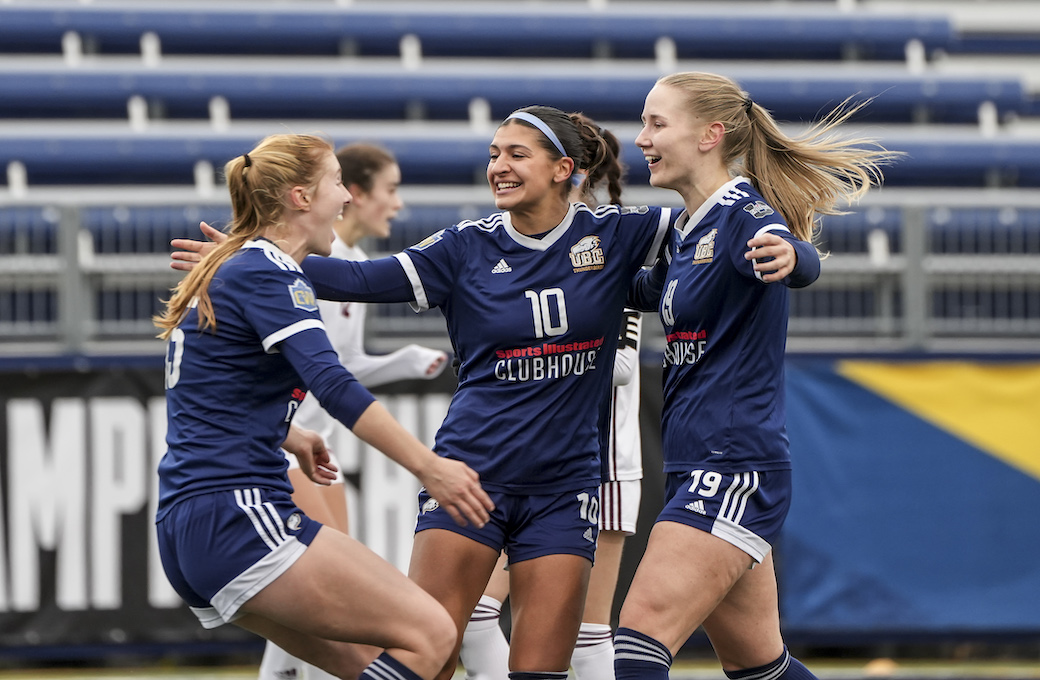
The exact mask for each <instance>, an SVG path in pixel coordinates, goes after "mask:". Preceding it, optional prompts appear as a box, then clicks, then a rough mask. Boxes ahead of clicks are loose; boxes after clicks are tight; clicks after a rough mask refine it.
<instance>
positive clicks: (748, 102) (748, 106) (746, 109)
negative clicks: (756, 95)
mask: <svg viewBox="0 0 1040 680" xmlns="http://www.w3.org/2000/svg"><path fill="white" fill-rule="evenodd" d="M754 103H755V102H753V101H751V97H744V113H751V107H752V106H753V105H754Z"/></svg>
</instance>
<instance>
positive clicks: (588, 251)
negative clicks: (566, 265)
mask: <svg viewBox="0 0 1040 680" xmlns="http://www.w3.org/2000/svg"><path fill="white" fill-rule="evenodd" d="M570 256H571V264H572V265H574V272H575V273H578V272H587V271H592V270H595V269H603V264H604V262H605V261H606V260H605V259H604V258H603V249H602V248H600V247H599V236H595V235H593V236H586V237H585V238H583V239H581V240H580V241H578V242H577V243H575V244H574V245H573V246H571V253H570Z"/></svg>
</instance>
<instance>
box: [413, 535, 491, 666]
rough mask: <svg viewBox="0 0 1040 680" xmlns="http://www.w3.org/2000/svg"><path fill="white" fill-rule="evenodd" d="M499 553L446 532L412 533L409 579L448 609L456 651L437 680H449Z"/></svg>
mask: <svg viewBox="0 0 1040 680" xmlns="http://www.w3.org/2000/svg"><path fill="white" fill-rule="evenodd" d="M499 555H500V551H499V550H498V549H495V548H491V547H489V546H487V545H485V544H484V543H481V542H479V541H477V540H474V539H472V538H469V537H467V536H464V535H462V534H460V533H456V532H454V531H450V530H445V529H425V530H423V531H420V532H418V533H417V534H415V541H414V543H413V544H412V558H411V562H410V563H409V565H408V576H409V578H410V579H411V580H412V581H414V582H415V583H416V584H417V585H418V586H419V587H420V588H422V590H423V591H425V592H426V593H429V594H430V595H431V596H432V597H433V598H434V599H435V600H436V601H437V602H439V603H440V604H441V606H442V607H443V608H444V609H446V610H447V612H448V616H449V617H450V620H451V623H449V624H447V625H449V626H452V625H453V626H454V628H453V631H454V632H455V633H456V634H457V639H456V642H455V648H454V651H453V652H452V654H451V656H450V657H449V659H448V661H447V662H446V663H445V665H444V667H443V668H442V669H441V672H440V673H439V674H438V675H437V678H438V680H444V679H445V678H451V677H452V675H453V674H454V671H455V668H456V666H457V665H458V655H459V649H460V648H461V646H462V637H463V634H464V632H465V630H466V625H467V624H468V623H469V618H470V615H471V614H472V613H473V609H474V608H475V607H476V606H477V602H479V601H480V596H481V595H482V594H483V592H484V589H485V588H486V587H487V584H488V580H489V579H490V577H491V572H492V570H493V569H494V568H495V564H496V562H497V561H498V557H499Z"/></svg>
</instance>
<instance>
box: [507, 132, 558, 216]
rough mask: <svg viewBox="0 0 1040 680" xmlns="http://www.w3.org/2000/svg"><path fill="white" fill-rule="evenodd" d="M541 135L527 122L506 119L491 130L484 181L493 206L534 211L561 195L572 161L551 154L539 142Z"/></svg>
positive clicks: (512, 210) (513, 210)
mask: <svg viewBox="0 0 1040 680" xmlns="http://www.w3.org/2000/svg"><path fill="white" fill-rule="evenodd" d="M542 138H543V135H542V133H541V132H540V131H539V130H536V129H534V128H532V127H528V126H527V125H522V124H519V123H515V122H512V123H511V122H507V123H506V124H504V125H502V126H501V127H500V128H498V131H497V132H495V138H494V139H493V140H491V146H490V148H489V154H490V158H489V160H488V166H487V178H488V184H489V185H490V186H491V191H492V193H493V194H494V196H495V206H496V207H497V208H498V209H499V210H508V211H510V212H536V211H537V210H538V209H539V208H541V207H544V206H546V205H549V204H555V203H559V202H560V200H561V197H564V200H566V199H565V193H564V189H563V188H561V183H565V182H567V178H568V177H569V176H570V174H571V168H572V167H573V161H571V159H569V158H556V159H554V158H552V156H550V154H549V152H548V151H546V150H545V149H544V148H543V146H542V142H541V140H542ZM564 186H566V185H564Z"/></svg>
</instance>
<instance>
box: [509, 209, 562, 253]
mask: <svg viewBox="0 0 1040 680" xmlns="http://www.w3.org/2000/svg"><path fill="white" fill-rule="evenodd" d="M574 214H575V207H574V204H573V203H571V205H570V207H569V208H567V214H566V215H565V216H564V218H563V221H562V222H560V223H559V224H557V225H556V226H555V227H553V228H552V229H551V230H550V231H549V233H547V234H546V235H545V236H543V237H541V238H533V237H531V236H524V235H523V234H521V233H520V232H519V231H517V230H516V227H514V226H513V216H512V215H510V214H509V213H508V212H506V213H503V214H502V224H503V225H505V229H506V233H507V234H509V237H510V238H512V239H513V240H514V241H516V242H517V243H519V244H520V245H522V246H523V247H525V248H530V249H531V250H548V249H549V248H550V247H552V245H553V244H554V243H556V242H557V241H559V240H560V239H561V238H563V235H564V234H566V233H567V230H568V229H570V226H571V222H573V221H574Z"/></svg>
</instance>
